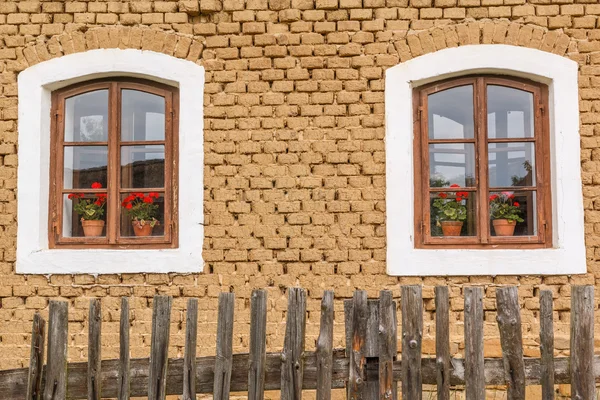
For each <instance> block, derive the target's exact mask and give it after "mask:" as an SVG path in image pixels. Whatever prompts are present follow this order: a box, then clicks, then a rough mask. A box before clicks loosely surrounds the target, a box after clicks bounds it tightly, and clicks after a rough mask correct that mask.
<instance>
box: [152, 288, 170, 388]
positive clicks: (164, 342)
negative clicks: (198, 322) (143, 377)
mask: <svg viewBox="0 0 600 400" xmlns="http://www.w3.org/2000/svg"><path fill="white" fill-rule="evenodd" d="M171 303H172V299H171V297H169V296H154V309H153V312H152V340H151V344H150V374H149V376H148V400H164V398H165V396H166V389H167V365H168V362H169V356H168V354H169V330H170V327H171Z"/></svg>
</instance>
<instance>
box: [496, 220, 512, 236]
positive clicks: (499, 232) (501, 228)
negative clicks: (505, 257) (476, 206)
mask: <svg viewBox="0 0 600 400" xmlns="http://www.w3.org/2000/svg"><path fill="white" fill-rule="evenodd" d="M492 224H493V225H494V232H496V236H512V235H513V234H514V233H515V226H516V225H517V221H510V220H508V219H495V220H493V221H492Z"/></svg>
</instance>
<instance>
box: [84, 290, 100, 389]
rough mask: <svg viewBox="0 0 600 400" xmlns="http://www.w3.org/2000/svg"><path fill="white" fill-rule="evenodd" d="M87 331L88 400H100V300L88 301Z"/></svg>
mask: <svg viewBox="0 0 600 400" xmlns="http://www.w3.org/2000/svg"><path fill="white" fill-rule="evenodd" d="M88 323H89V327H88V328H89V329H88V379H87V384H88V396H87V398H88V400H100V399H101V398H102V387H101V385H102V378H101V377H100V372H101V371H102V369H101V365H100V361H101V360H102V353H101V349H102V346H101V332H102V305H101V303H100V299H91V300H90V315H89V321H88Z"/></svg>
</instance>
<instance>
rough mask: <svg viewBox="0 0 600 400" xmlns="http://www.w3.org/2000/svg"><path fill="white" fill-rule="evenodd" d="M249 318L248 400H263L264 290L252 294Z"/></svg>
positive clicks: (265, 326)
mask: <svg viewBox="0 0 600 400" xmlns="http://www.w3.org/2000/svg"><path fill="white" fill-rule="evenodd" d="M250 316H251V318H250V359H249V364H248V400H263V399H264V397H265V367H266V365H265V364H266V354H267V343H266V340H267V292H266V291H265V290H254V291H253V292H252V300H251V302H250Z"/></svg>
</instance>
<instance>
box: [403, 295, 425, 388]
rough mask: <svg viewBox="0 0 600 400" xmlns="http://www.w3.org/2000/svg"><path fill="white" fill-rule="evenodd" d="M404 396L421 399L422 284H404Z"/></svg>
mask: <svg viewBox="0 0 600 400" xmlns="http://www.w3.org/2000/svg"><path fill="white" fill-rule="evenodd" d="M401 296H402V297H401V301H402V398H403V399H407V400H421V398H422V396H423V389H422V386H423V377H422V374H421V343H422V338H423V296H422V294H421V286H403V287H402V294H401Z"/></svg>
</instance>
